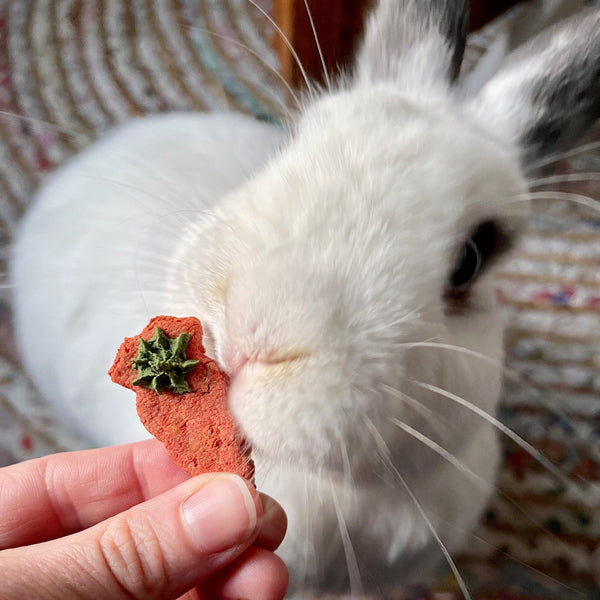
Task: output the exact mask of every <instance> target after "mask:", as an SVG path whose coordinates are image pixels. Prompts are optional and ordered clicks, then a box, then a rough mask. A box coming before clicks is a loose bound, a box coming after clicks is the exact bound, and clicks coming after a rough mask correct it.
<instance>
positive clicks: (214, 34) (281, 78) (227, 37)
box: [181, 23, 300, 117]
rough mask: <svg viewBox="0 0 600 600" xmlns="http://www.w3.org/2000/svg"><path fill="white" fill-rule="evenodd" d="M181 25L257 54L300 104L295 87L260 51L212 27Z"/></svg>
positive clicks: (283, 105) (297, 103)
mask: <svg viewBox="0 0 600 600" xmlns="http://www.w3.org/2000/svg"><path fill="white" fill-rule="evenodd" d="M181 27H182V28H183V29H188V30H190V31H197V32H199V33H206V34H207V35H212V36H213V37H216V38H219V39H221V40H225V41H227V42H229V43H230V44H233V45H234V46H237V47H238V48H242V49H243V50H245V51H246V52H248V53H249V54H252V56H255V57H256V58H258V59H259V60H260V62H261V63H262V64H263V65H264V66H265V67H267V69H269V71H271V72H272V73H273V74H274V75H275V76H276V77H277V79H279V81H280V82H281V83H282V84H283V85H284V86H285V88H286V90H287V91H288V93H289V95H290V97H291V98H292V99H293V100H294V102H295V104H296V106H299V105H300V99H299V98H298V95H297V94H296V92H295V91H294V89H293V88H292V86H291V85H290V84H289V83H288V81H287V80H286V78H285V77H284V76H283V75H282V74H281V73H280V72H279V71H278V70H277V69H275V68H274V67H272V66H271V65H269V64H268V63H267V62H266V61H265V60H264V58H263V57H262V56H261V55H260V54H258V52H255V51H254V50H253V49H252V48H250V46H247V45H246V44H242V43H241V42H239V41H238V40H236V39H235V38H232V37H229V36H227V35H223V34H221V33H217V32H216V31H211V30H210V29H206V28H204V27H197V26H195V25H188V24H187V23H181ZM279 103H280V104H281V106H282V108H283V110H284V112H285V113H286V114H287V116H288V117H289V116H290V112H289V109H288V107H287V106H285V104H284V103H283V102H281V101H280V100H279Z"/></svg>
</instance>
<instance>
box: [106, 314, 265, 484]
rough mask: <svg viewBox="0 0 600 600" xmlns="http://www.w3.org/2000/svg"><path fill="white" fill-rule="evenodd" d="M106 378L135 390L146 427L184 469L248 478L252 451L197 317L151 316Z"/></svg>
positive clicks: (121, 350) (124, 345) (126, 344)
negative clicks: (206, 348)
mask: <svg viewBox="0 0 600 600" xmlns="http://www.w3.org/2000/svg"><path fill="white" fill-rule="evenodd" d="M109 375H110V377H111V379H112V380H113V381H114V382H116V383H119V384H120V385H122V386H124V387H126V388H129V389H131V390H134V391H135V394H136V408H137V412H138V415H139V417H140V420H141V421H142V423H143V424H144V427H146V429H147V430H148V431H149V432H150V433H151V434H152V435H153V436H154V437H156V438H157V439H159V440H160V441H161V442H162V443H163V444H164V445H165V448H166V449H167V452H168V453H169V454H170V455H171V457H172V458H173V460H174V461H175V462H176V463H177V464H178V465H179V466H180V467H181V468H182V469H184V470H185V471H187V472H188V473H190V474H191V475H198V474H199V473H208V472H213V471H226V472H230V473H237V474H238V475H241V476H242V477H244V478H246V479H248V480H252V478H253V476H254V464H253V462H252V460H251V458H250V448H249V446H248V444H247V443H246V442H245V440H244V439H243V437H242V436H241V434H240V432H239V430H238V428H237V426H236V424H235V422H234V421H233V418H232V416H231V414H230V413H229V410H228V406H227V388H228V386H229V377H228V376H227V375H226V374H225V373H223V371H221V370H220V369H219V367H218V366H217V363H216V362H215V361H214V360H212V359H210V358H208V357H207V356H206V354H205V353H204V346H203V345H202V325H201V324H200V321H198V319H196V318H195V317H186V318H177V317H165V316H161V317H154V318H153V319H151V321H150V322H149V323H148V325H147V326H146V327H145V329H144V330H143V331H142V333H141V334H140V335H138V336H135V337H132V338H125V341H124V342H123V343H122V344H121V347H120V348H119V351H118V352H117V356H116V358H115V362H114V364H113V366H112V367H111V369H110V371H109Z"/></svg>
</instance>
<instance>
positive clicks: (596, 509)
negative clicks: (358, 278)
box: [0, 0, 600, 600]
mask: <svg viewBox="0 0 600 600" xmlns="http://www.w3.org/2000/svg"><path fill="white" fill-rule="evenodd" d="M259 5H260V6H261V7H262V8H263V9H264V10H265V11H266V12H267V13H268V12H269V11H271V10H272V6H271V2H270V1H269V0H263V1H260V2H259ZM518 15H519V13H518V12H516V13H513V15H512V16H509V17H508V18H505V19H502V20H500V21H498V22H497V23H495V24H493V25H492V26H490V27H489V28H488V29H487V30H485V31H483V32H481V33H478V34H476V35H474V36H472V38H471V40H470V45H469V48H468V51H467V61H466V62H467V65H469V64H471V65H472V64H474V63H475V62H476V61H477V58H478V57H479V56H480V55H481V54H483V53H484V52H485V49H486V47H487V45H489V43H490V42H491V41H493V39H494V36H496V35H498V34H499V32H501V31H502V30H503V29H505V28H506V27H510V24H511V19H513V20H514V19H516V18H518ZM272 31H273V30H272V28H271V26H270V24H269V22H268V19H267V18H266V17H265V15H264V14H262V13H261V12H260V11H258V10H257V9H256V8H254V7H253V6H252V4H251V3H249V2H247V0H226V1H222V0H131V1H128V2H121V1H120V0H0V263H1V264H0V274H5V273H6V260H7V257H8V252H9V246H10V241H11V238H12V235H13V233H14V230H15V226H16V224H17V223H18V219H19V217H20V215H21V214H22V213H23V211H24V210H25V209H26V206H27V204H28V202H29V200H30V198H31V196H32V193H33V191H34V190H35V188H36V187H37V186H38V185H39V183H40V182H41V181H42V180H43V179H44V177H45V176H46V175H47V174H48V173H50V172H52V171H53V170H54V169H55V168H56V167H57V166H58V165H60V164H62V163H63V162H64V161H65V160H66V159H67V158H68V157H69V156H72V155H73V154H74V153H76V152H77V151H78V150H80V149H82V148H84V147H85V146H86V145H88V144H89V143H90V142H91V141H92V140H94V139H96V138H97V137H98V136H99V135H100V134H101V133H102V132H103V131H105V130H106V129H108V128H110V127H112V126H114V125H115V124H117V123H120V122H122V121H124V120H126V119H128V118H131V117H133V116H139V115H142V114H147V113H153V112H164V111H173V110H217V109H220V110H222V109H228V110H239V111H243V112H246V113H250V114H254V115H256V116H257V117H258V118H262V119H276V118H278V116H279V115H281V114H282V113H283V112H284V110H285V104H286V102H287V95H286V88H285V86H284V85H283V84H282V82H281V79H280V77H279V76H278V74H277V68H278V62H277V56H276V53H275V51H274V50H273V46H272V36H273V33H272ZM599 139H600V129H598V130H597V131H596V133H595V135H593V136H592V137H591V138H590V140H589V141H592V142H593V141H594V140H599ZM599 167H600V152H599V151H598V150H595V151H591V150H590V151H587V152H580V153H577V154H574V155H573V156H571V157H569V158H568V160H563V161H562V162H560V163H557V166H556V172H558V173H562V174H564V173H596V174H597V173H600V168H599ZM599 178H600V176H596V178H595V179H596V180H594V177H593V176H581V177H580V179H582V181H579V182H576V183H571V184H569V185H568V188H567V187H565V184H564V183H561V184H560V188H559V186H558V185H553V186H551V187H550V189H553V190H556V189H563V190H568V191H570V192H576V193H579V194H585V195H587V196H590V197H592V198H600V185H599V182H598V179H599ZM1 277H2V279H0V336H1V338H0V339H1V340H2V343H1V344H0V464H8V463H10V462H14V461H17V460H25V459H28V458H32V457H35V456H41V455H44V454H47V453H49V452H56V451H61V450H70V449H76V448H83V447H86V446H87V442H86V440H83V439H80V438H79V437H78V436H77V435H76V434H75V433H74V432H72V431H69V430H67V429H66V428H65V427H64V426H62V425H61V424H60V420H59V419H58V418H57V416H56V415H53V414H52V412H51V410H50V409H49V408H48V407H47V406H46V405H45V404H44V402H43V400H41V398H40V395H39V393H38V392H37V391H36V390H35V389H34V388H33V387H32V385H31V384H30V383H29V381H28V380H27V377H26V376H25V375H24V374H23V372H22V371H21V369H20V367H19V362H18V356H17V352H16V349H15V347H14V343H13V341H12V336H11V325H10V282H9V281H8V280H7V278H6V275H1ZM498 294H499V298H500V300H501V302H502V305H503V310H504V315H505V320H506V325H507V355H508V358H507V376H506V379H507V381H506V389H505V393H504V397H503V403H502V408H501V413H500V417H501V420H502V422H503V423H505V424H506V425H507V426H508V427H510V428H511V429H512V430H514V431H515V432H516V433H517V434H519V435H520V436H522V437H523V438H525V439H526V440H527V441H528V442H529V443H531V444H532V445H533V446H534V447H535V448H537V449H538V450H540V451H541V452H542V453H543V454H544V455H545V456H546V457H547V458H548V459H549V460H551V461H552V462H553V463H554V464H555V465H557V466H559V467H560V469H562V471H563V472H564V474H565V475H567V476H568V478H569V483H568V485H567V484H565V482H564V481H560V480H558V479H557V478H556V477H554V476H553V475H552V474H551V473H549V471H548V470H547V469H545V468H544V467H543V466H541V465H540V464H539V463H538V462H536V461H535V460H534V459H533V458H532V457H531V456H530V454H529V453H527V452H526V451H525V450H523V449H522V448H521V447H519V446H517V445H515V444H514V443H513V442H512V441H510V440H508V441H506V442H505V445H504V452H505V461H504V467H503V469H502V472H501V474H500V480H499V489H498V493H497V494H496V495H495V497H494V500H493V501H492V503H491V505H490V507H489V509H488V511H487V513H486V517H485V520H484V523H483V524H482V526H481V527H480V529H479V530H478V531H477V532H476V533H475V534H473V536H472V540H471V543H470V544H469V549H468V552H467V553H466V554H465V555H464V556H462V557H460V559H459V561H458V567H459V570H460V572H461V573H462V575H463V577H464V578H465V580H466V582H467V585H468V587H469V590H470V592H471V594H472V596H473V598H477V599H479V600H483V599H489V600H492V599H496V600H517V599H523V598H530V599H534V598H537V599H539V600H554V599H556V600H559V599H560V600H570V599H571V598H573V599H577V600H592V599H594V598H600V592H599V591H598V590H599V588H600V213H598V214H596V213H595V212H594V211H593V210H588V211H587V212H585V211H581V210H573V209H570V208H568V206H564V205H562V204H559V205H557V204H556V203H548V204H543V203H540V209H539V210H538V211H537V216H535V217H534V218H532V219H531V220H530V222H529V226H528V230H527V232H526V235H525V237H524V239H523V242H522V244H521V245H520V247H519V249H518V250H517V251H516V253H515V255H514V257H513V258H512V260H510V261H509V262H507V263H506V264H505V265H504V267H503V268H502V270H501V272H500V273H499V275H498ZM415 594H416V595H415V598H416V597H419V598H423V599H425V598H431V597H435V598H437V599H438V600H455V599H458V598H460V593H459V592H458V588H457V586H456V583H455V581H454V579H453V578H452V577H450V576H448V578H447V579H446V580H445V581H443V582H441V583H440V586H439V589H438V590H437V591H435V592H433V591H427V590H423V592H422V593H415Z"/></svg>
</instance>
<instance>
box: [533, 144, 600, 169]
mask: <svg viewBox="0 0 600 600" xmlns="http://www.w3.org/2000/svg"><path fill="white" fill-rule="evenodd" d="M597 148H600V141H596V142H590V143H588V144H582V145H580V146H577V147H576V148H572V149H571V150H567V151H566V152H558V153H556V154H551V155H550V156H546V157H545V158H543V159H541V160H538V161H536V162H534V163H532V164H531V165H529V167H528V168H527V172H530V171H534V170H536V169H539V168H540V167H545V166H547V165H551V164H552V163H555V162H559V161H561V160H564V159H566V158H570V157H572V156H577V155H578V154H583V153H584V152H588V151H590V150H596V149H597Z"/></svg>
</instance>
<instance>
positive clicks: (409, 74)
mask: <svg viewBox="0 0 600 600" xmlns="http://www.w3.org/2000/svg"><path fill="white" fill-rule="evenodd" d="M468 6H469V3H468V0H379V1H378V2H377V4H376V6H375V9H374V10H373V12H372V14H371V16H370V17H369V19H368V22H367V28H366V33H365V37H364V40H363V44H362V48H361V49H360V51H359V54H358V59H357V63H356V80H357V82H358V83H359V84H360V83H366V84H371V83H373V82H377V81H392V82H396V83H398V84H401V85H403V86H406V87H409V86H410V87H414V86H417V87H419V88H421V87H423V86H426V87H431V86H432V85H434V86H435V85H439V84H444V85H446V86H447V85H448V83H451V82H452V81H454V80H455V79H456V77H457V76H458V72H459V71H460V65H461V63H462V59H463V53H464V49H465V40H466V36H467V24H468V12H469V11H468Z"/></svg>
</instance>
